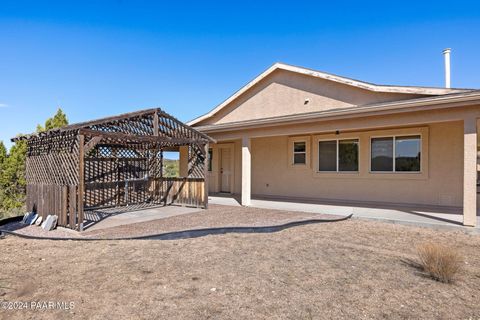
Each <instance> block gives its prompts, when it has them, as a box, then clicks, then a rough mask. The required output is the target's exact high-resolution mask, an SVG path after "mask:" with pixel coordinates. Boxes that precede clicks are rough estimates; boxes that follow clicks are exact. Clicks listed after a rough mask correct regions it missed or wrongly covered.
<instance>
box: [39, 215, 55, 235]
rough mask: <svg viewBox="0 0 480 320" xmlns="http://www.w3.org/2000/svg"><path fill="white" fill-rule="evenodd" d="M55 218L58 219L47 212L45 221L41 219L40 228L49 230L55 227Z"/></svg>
mask: <svg viewBox="0 0 480 320" xmlns="http://www.w3.org/2000/svg"><path fill="white" fill-rule="evenodd" d="M57 219H58V217H57V216H54V215H50V214H49V215H48V216H47V218H46V219H45V221H43V223H42V229H43V230H45V231H50V230H53V229H55V227H56V226H57Z"/></svg>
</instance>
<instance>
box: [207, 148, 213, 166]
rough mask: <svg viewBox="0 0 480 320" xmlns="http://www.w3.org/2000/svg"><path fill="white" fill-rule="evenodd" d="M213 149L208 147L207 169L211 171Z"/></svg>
mask: <svg viewBox="0 0 480 320" xmlns="http://www.w3.org/2000/svg"><path fill="white" fill-rule="evenodd" d="M212 158H213V149H212V148H209V149H208V171H212Z"/></svg>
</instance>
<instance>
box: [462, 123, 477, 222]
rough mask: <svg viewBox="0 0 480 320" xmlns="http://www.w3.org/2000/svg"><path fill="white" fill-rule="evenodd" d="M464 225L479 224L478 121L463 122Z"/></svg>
mask: <svg viewBox="0 0 480 320" xmlns="http://www.w3.org/2000/svg"><path fill="white" fill-rule="evenodd" d="M463 129H464V133H463V225H465V226H471V227H474V226H475V225H476V223H477V119H475V118H473V117H469V118H465V119H464V120H463Z"/></svg>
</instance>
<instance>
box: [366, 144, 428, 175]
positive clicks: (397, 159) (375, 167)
mask: <svg viewBox="0 0 480 320" xmlns="http://www.w3.org/2000/svg"><path fill="white" fill-rule="evenodd" d="M420 160H421V137H420V136H418V135H416V136H395V137H382V138H372V139H371V168H370V169H371V171H373V172H420Z"/></svg>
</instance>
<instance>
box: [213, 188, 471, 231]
mask: <svg viewBox="0 0 480 320" xmlns="http://www.w3.org/2000/svg"><path fill="white" fill-rule="evenodd" d="M209 202H210V203H212V204H220V205H230V206H240V196H239V195H230V194H212V195H210V196H209ZM251 206H252V207H257V208H265V209H277V210H288V211H303V212H311V213H322V214H333V215H349V214H353V215H354V217H356V218H364V219H371V220H383V221H389V222H393V223H403V224H411V225H418V226H430V225H431V226H438V227H454V226H459V227H460V226H462V227H463V215H462V208H461V207H445V206H426V205H405V204H389V203H372V202H357V201H338V200H329V199H319V200H315V201H313V200H310V199H284V198H275V197H265V196H252V200H251ZM477 221H478V222H477V227H476V229H479V224H480V213H479V212H477Z"/></svg>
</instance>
